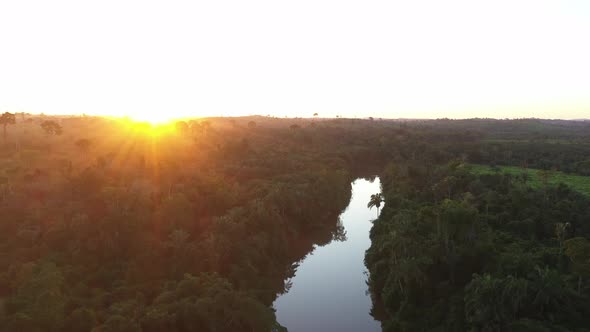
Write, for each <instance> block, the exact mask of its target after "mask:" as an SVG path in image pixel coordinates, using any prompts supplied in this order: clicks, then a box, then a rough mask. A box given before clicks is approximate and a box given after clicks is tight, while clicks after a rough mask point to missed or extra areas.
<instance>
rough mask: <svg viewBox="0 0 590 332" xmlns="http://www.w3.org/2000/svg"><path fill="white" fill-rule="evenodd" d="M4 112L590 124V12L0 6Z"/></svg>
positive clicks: (78, 0) (566, 4) (401, 6)
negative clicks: (575, 120)
mask: <svg viewBox="0 0 590 332" xmlns="http://www.w3.org/2000/svg"><path fill="white" fill-rule="evenodd" d="M0 111H1V112H5V111H10V112H21V111H24V112H30V113H42V112H43V113H46V114H82V113H86V114H105V115H128V116H132V117H139V118H141V117H184V116H212V115H220V116H234V115H251V114H260V115H267V114H270V115H273V116H279V117H283V116H290V117H295V116H297V117H311V116H312V115H313V113H316V112H317V113H319V115H320V117H333V116H336V115H339V116H343V117H368V116H373V117H383V118H443V117H447V118H472V117H494V118H520V117H538V118H563V119H572V118H590V1H587V0H555V1H549V0H494V1H478V0H464V1H456V0H447V1H439V0H433V1H420V0H413V1H407V0H404V1H394V0H390V1H372V0H364V1H347V0H334V1H328V0H297V1H283V0H272V1H258V0H251V1H243V0H238V1H224V0H215V1H174V0H167V1H150V0H116V1H111V0H101V1H84V0H72V1H67V0H52V1H47V0H40V1H32V0H1V1H0Z"/></svg>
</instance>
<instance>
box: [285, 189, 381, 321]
mask: <svg viewBox="0 0 590 332" xmlns="http://www.w3.org/2000/svg"><path fill="white" fill-rule="evenodd" d="M380 191H381V184H380V182H379V178H376V179H375V180H374V181H373V182H370V181H367V180H364V179H357V180H356V181H354V182H353V183H352V198H351V200H350V203H349V204H348V207H347V208H346V210H345V211H344V212H343V213H342V214H341V215H340V221H341V222H342V225H343V226H344V228H345V230H346V239H345V240H344V241H332V242H330V243H329V244H327V245H325V246H322V247H318V246H316V247H314V249H313V250H312V252H310V253H309V254H308V255H307V256H306V257H305V258H304V259H303V260H302V261H301V262H300V265H299V267H298V268H297V271H296V274H295V277H294V278H292V280H291V282H292V287H291V289H290V290H289V292H287V293H285V294H283V295H281V296H280V297H279V298H277V300H276V301H275V303H274V308H275V309H276V315H277V319H278V322H279V323H280V324H281V325H282V326H284V327H286V328H287V329H288V330H289V332H332V331H338V332H347V331H350V332H353V331H354V332H377V331H381V326H380V323H379V322H377V321H375V320H374V319H373V317H372V316H371V315H370V313H369V312H370V310H371V298H370V296H369V295H368V287H367V283H366V282H367V268H366V267H365V264H364V258H365V251H366V250H367V249H368V248H369V247H370V245H371V240H370V238H369V231H370V230H371V227H372V223H371V220H373V219H375V218H377V210H376V209H375V208H373V209H372V210H369V209H368V208H367V203H368V202H369V199H370V197H371V195H372V194H375V193H379V192H380Z"/></svg>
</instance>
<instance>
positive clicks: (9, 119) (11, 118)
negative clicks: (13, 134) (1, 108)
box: [0, 112, 16, 139]
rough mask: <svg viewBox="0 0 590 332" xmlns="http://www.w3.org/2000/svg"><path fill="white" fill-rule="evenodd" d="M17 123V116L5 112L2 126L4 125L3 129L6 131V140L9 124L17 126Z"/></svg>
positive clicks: (1, 122) (1, 118) (0, 120)
mask: <svg viewBox="0 0 590 332" xmlns="http://www.w3.org/2000/svg"><path fill="white" fill-rule="evenodd" d="M15 123H16V116H15V115H14V114H13V113H9V112H4V114H2V115H1V116H0V124H2V127H3V129H4V139H6V127H7V126H8V125H9V124H12V125H13V124H15Z"/></svg>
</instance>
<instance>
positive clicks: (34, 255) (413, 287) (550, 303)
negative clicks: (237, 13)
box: [0, 113, 590, 332]
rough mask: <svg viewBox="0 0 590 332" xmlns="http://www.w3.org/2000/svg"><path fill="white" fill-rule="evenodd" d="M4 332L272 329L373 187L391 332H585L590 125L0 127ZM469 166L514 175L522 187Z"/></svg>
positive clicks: (310, 122) (375, 279) (6, 119)
mask: <svg viewBox="0 0 590 332" xmlns="http://www.w3.org/2000/svg"><path fill="white" fill-rule="evenodd" d="M0 124H2V126H3V137H2V140H1V141H0V212H1V214H0V331H95V332H98V331H100V332H106V331H109V332H110V331H146V332H149V331H154V332H155V331H216V332H221V331H280V330H283V328H282V327H281V326H280V325H279V324H278V323H277V322H276V318H275V314H274V311H273V309H272V303H273V301H274V300H275V298H276V297H277V295H278V294H281V293H283V292H285V291H287V290H288V288H289V283H288V282H287V280H288V279H289V277H290V276H292V275H293V273H294V271H295V268H296V262H297V261H298V260H299V259H300V258H301V257H302V256H304V255H305V254H306V253H307V252H308V251H309V250H310V249H311V248H312V246H313V245H315V244H322V243H327V242H329V241H331V240H332V239H333V238H338V237H340V236H342V232H343V230H342V229H341V226H340V225H339V224H338V222H337V216H338V214H340V212H342V210H343V209H344V208H345V207H346V205H347V203H348V201H349V199H350V183H351V181H352V180H353V179H354V178H356V177H359V176H370V175H379V176H381V179H382V184H383V199H384V201H385V206H384V208H383V212H382V213H381V216H380V217H379V218H378V219H377V220H376V221H375V223H374V228H373V230H372V234H371V237H372V241H373V245H372V247H371V249H370V250H369V251H368V252H367V256H366V264H367V267H368V268H369V271H370V280H369V284H370V289H371V291H372V294H373V299H374V302H375V308H374V314H375V316H376V317H378V318H379V319H380V320H382V322H383V327H384V330H385V331H420V330H440V331H446V330H452V331H467V330H471V331H507V330H521V331H554V330H555V331H561V330H563V331H567V330H572V331H573V330H576V331H577V330H579V331H582V330H583V328H585V327H587V326H590V321H588V318H587V317H588V316H589V315H588V314H589V313H590V312H588V311H589V310H590V309H587V308H586V307H587V306H586V304H587V303H588V296H590V279H589V278H588V277H590V275H589V271H590V263H588V261H589V258H590V243H589V242H588V240H587V238H588V237H590V234H589V233H590V225H588V224H587V223H588V222H589V221H590V204H589V203H590V200H589V198H588V197H586V196H584V195H583V194H582V193H579V192H577V191H575V190H573V189H571V188H569V187H568V186H567V185H565V184H557V185H555V184H550V183H545V185H543V186H542V187H540V188H539V187H532V186H530V185H528V182H529V181H530V179H529V177H528V176H527V175H526V174H527V173H526V171H527V170H528V169H540V170H545V171H546V173H547V174H551V172H554V171H557V170H559V171H563V172H566V173H572V174H578V175H589V174H590V130H589V129H590V123H587V122H564V121H544V120H534V119H530V120H514V121H509V120H487V119H478V120H465V121H451V120H432V121H384V120H359V119H277V118H271V117H244V118H210V119H194V120H187V121H179V122H176V123H173V124H170V125H166V126H153V125H150V124H146V123H136V122H133V121H130V120H125V119H123V120H121V119H111V118H104V117H88V116H81V117H49V116H31V115H28V114H16V115H15V114H10V113H5V114H4V115H2V118H1V119H0ZM471 164H486V165H494V166H495V165H500V166H501V165H505V166H516V167H520V168H522V169H523V174H524V175H522V176H515V175H511V174H504V173H503V172H501V171H500V170H498V171H497V172H495V173H492V174H484V173H478V172H475V171H474V170H473V168H474V167H473V166H472V165H471Z"/></svg>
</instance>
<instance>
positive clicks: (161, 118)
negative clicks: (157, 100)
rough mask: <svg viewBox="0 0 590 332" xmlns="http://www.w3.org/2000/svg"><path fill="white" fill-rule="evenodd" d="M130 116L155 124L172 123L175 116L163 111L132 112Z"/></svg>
mask: <svg viewBox="0 0 590 332" xmlns="http://www.w3.org/2000/svg"><path fill="white" fill-rule="evenodd" d="M129 117H130V118H131V119H132V120H133V121H136V122H147V123H149V124H151V125H154V126H160V125H166V124H169V123H171V122H172V121H173V120H174V118H173V117H172V116H171V115H170V114H166V113H163V112H144V113H134V114H130V115H129Z"/></svg>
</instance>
